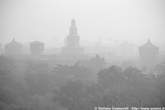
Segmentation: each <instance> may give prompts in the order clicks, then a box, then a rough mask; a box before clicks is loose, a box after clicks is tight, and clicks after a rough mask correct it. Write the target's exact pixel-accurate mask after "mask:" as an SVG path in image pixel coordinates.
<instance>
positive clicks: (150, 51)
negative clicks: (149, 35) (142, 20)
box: [139, 40, 159, 69]
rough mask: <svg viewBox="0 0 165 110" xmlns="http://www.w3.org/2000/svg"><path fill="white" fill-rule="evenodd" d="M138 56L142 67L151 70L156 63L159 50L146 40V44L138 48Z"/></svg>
mask: <svg viewBox="0 0 165 110" xmlns="http://www.w3.org/2000/svg"><path fill="white" fill-rule="evenodd" d="M139 55H140V60H141V62H142V65H143V66H144V67H146V68H148V69H151V68H152V67H153V66H154V65H156V63H157V61H158V55H159V48H158V47H156V46H155V45H153V44H152V43H151V41H150V40H148V42H147V43H145V44H144V45H142V46H140V47H139Z"/></svg>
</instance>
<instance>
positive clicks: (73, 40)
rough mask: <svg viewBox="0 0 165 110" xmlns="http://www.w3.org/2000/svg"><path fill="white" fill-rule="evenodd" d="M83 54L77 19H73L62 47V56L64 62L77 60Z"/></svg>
mask: <svg viewBox="0 0 165 110" xmlns="http://www.w3.org/2000/svg"><path fill="white" fill-rule="evenodd" d="M82 56H83V48H81V46H80V36H79V35H78V32H77V26H76V21H75V20H74V19H72V20H71V25H70V28H69V34H68V36H67V37H66V39H65V44H64V47H63V48H62V49H61V57H62V60H64V62H76V61H77V60H80V59H81V58H82Z"/></svg>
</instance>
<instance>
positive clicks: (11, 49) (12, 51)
mask: <svg viewBox="0 0 165 110" xmlns="http://www.w3.org/2000/svg"><path fill="white" fill-rule="evenodd" d="M22 54H23V45H22V44H21V43H19V42H17V41H16V40H15V39H14V38H13V40H12V41H11V42H10V43H8V44H6V45H5V55H9V56H19V55H22Z"/></svg>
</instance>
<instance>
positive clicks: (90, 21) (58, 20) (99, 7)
mask: <svg viewBox="0 0 165 110" xmlns="http://www.w3.org/2000/svg"><path fill="white" fill-rule="evenodd" d="M164 4H165V2H164V1H163V0H1V1H0V10H1V11H0V12H1V13H0V16H1V17H0V18H1V20H0V24H1V25H0V41H1V42H2V43H6V42H9V41H10V40H11V39H12V38H13V37H15V38H16V39H17V40H18V41H21V42H24V43H27V42H29V41H33V40H40V41H43V42H45V43H46V45H47V46H48V47H61V46H62V45H63V39H64V38H65V37H66V35H67V34H68V28H69V23H70V20H71V19H72V18H75V19H76V21H77V26H78V32H79V35H80V36H81V44H82V45H89V44H91V45H94V44H95V43H96V42H97V41H98V40H99V39H100V38H101V39H102V41H103V42H104V41H106V42H107V43H106V44H105V43H104V45H111V42H114V41H128V42H131V43H135V44H137V45H141V44H142V43H144V42H145V41H146V40H147V39H148V38H151V39H152V41H153V42H154V43H156V44H157V45H159V46H162V47H163V46H164V43H163V42H164V41H165V39H164V36H165V31H164V29H165V21H164V19H165V8H164Z"/></svg>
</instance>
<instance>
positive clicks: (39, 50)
mask: <svg viewBox="0 0 165 110" xmlns="http://www.w3.org/2000/svg"><path fill="white" fill-rule="evenodd" d="M30 51H31V54H32V55H42V54H43V52H44V43H42V42H39V41H33V42H31V43H30Z"/></svg>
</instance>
